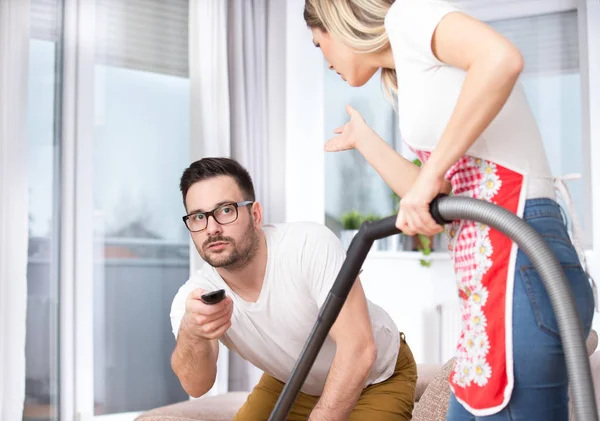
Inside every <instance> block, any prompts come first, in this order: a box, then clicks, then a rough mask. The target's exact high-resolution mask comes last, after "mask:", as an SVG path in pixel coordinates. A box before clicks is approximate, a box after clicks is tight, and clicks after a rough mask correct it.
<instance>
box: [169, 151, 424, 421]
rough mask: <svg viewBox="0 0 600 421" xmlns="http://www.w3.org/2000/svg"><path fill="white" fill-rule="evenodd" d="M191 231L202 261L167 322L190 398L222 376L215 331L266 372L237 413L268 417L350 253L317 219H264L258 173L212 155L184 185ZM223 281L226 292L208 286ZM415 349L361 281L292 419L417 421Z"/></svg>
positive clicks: (240, 419)
mask: <svg viewBox="0 0 600 421" xmlns="http://www.w3.org/2000/svg"><path fill="white" fill-rule="evenodd" d="M180 188H181V192H182V194H183V201H184V205H185V208H186V213H187V215H186V216H185V217H184V221H185V222H186V226H187V227H188V229H189V230H190V232H191V236H192V239H193V241H194V244H195V246H196V249H197V250H198V253H200V256H201V257H202V258H203V259H204V261H205V262H206V264H205V265H204V266H203V268H202V269H201V270H199V271H197V272H196V273H195V274H193V275H192V277H191V278H190V279H189V280H188V281H187V282H186V283H185V284H184V285H183V286H182V287H181V288H180V290H179V292H178V293H177V295H176V296H175V298H174V300H173V305H172V309H171V321H172V325H173V333H174V334H175V336H176V338H177V345H176V347H175V350H174V352H173V356H172V361H171V363H172V367H173V370H174V372H175V373H176V375H177V376H178V378H179V380H180V381H181V384H182V386H183V388H184V389H185V391H186V392H187V393H188V394H190V395H191V396H193V397H199V396H202V395H203V394H205V393H206V392H208V391H209V390H210V389H211V388H212V386H213V384H214V381H215V378H216V370H217V367H216V362H217V355H218V349H219V347H218V341H221V342H222V343H223V344H224V345H225V346H226V347H227V348H228V349H230V350H232V351H234V352H237V353H239V354H240V355H241V356H242V358H244V359H246V360H247V361H249V362H251V363H252V364H254V365H255V366H256V367H258V368H260V369H261V370H263V371H264V374H263V376H262V378H261V380H260V381H259V383H258V384H257V385H256V387H255V388H254V389H253V391H252V392H251V394H250V396H249V398H248V400H247V401H246V403H245V404H244V405H243V406H242V408H241V409H240V410H239V412H238V413H237V415H236V417H235V418H234V420H236V421H256V420H267V419H268V417H269V415H270V413H271V411H272V409H273V408H274V405H275V403H276V401H277V399H278V397H279V394H280V393H281V391H282V389H283V386H284V382H285V381H286V380H287V379H288V378H289V377H290V375H291V372H292V370H293V367H294V364H295V363H296V361H297V359H298V357H299V356H300V353H301V351H302V348H303V346H304V344H305V342H306V339H307V338H308V336H309V333H310V331H311V329H312V327H313V325H314V323H315V321H316V319H317V315H318V312H319V309H320V308H321V306H322V305H323V303H324V301H325V298H326V297H327V294H328V292H329V290H330V289H331V286H332V285H333V282H334V281H335V278H336V276H337V274H338V271H339V269H340V267H341V265H342V263H343V261H344V258H345V252H344V249H343V248H342V246H341V244H340V242H339V241H338V239H337V237H336V236H335V235H334V234H333V233H332V232H331V231H330V230H328V229H327V228H326V227H325V226H322V225H319V224H315V223H286V224H275V225H265V226H262V209H261V205H260V203H259V202H257V201H256V198H255V194H254V187H253V184H252V179H251V177H250V175H249V174H248V172H247V171H246V170H245V169H244V168H243V167H242V166H240V164H238V163H237V162H236V161H234V160H231V159H227V158H205V159H202V160H200V161H196V162H194V163H193V164H192V165H191V166H190V167H189V168H187V169H186V170H185V171H184V173H183V176H182V177H181V183H180ZM219 289H224V290H225V291H226V298H225V299H224V300H223V301H221V302H219V303H218V304H206V303H205V302H204V301H203V300H202V299H201V296H202V295H203V294H205V293H207V292H211V291H216V290H219ZM416 379H417V371H416V364H415V361H414V359H413V356H412V353H411V351H410V349H409V347H408V345H407V344H406V342H405V341H404V335H403V334H400V333H399V332H398V329H397V328H396V326H395V324H394V322H393V321H392V319H391V318H390V317H389V316H388V314H387V313H386V312H385V311H384V310H383V309H381V308H380V307H378V306H376V305H375V304H373V303H371V302H370V301H368V300H367V299H366V297H365V294H364V291H363V288H362V286H361V283H360V279H357V280H356V282H355V285H354V286H353V288H352V290H351V292H350V294H349V296H348V299H347V301H346V303H345V305H344V307H343V308H342V310H341V312H340V314H339V316H338V318H337V320H336V322H335V324H334V325H333V326H332V328H331V331H330V334H329V336H328V338H327V340H326V341H325V343H324V344H323V348H322V349H321V352H320V353H319V355H318V357H317V359H316V361H315V363H314V365H313V367H312V369H311V371H310V373H309V375H308V377H307V379H306V381H305V383H304V385H303V387H302V389H301V393H300V394H299V396H298V398H297V400H296V402H295V404H294V406H293V407H292V410H291V412H290V415H289V418H288V419H289V420H306V419H309V420H311V421H321V420H329V421H331V420H358V419H361V420H370V421H378V420H382V421H387V420H409V419H411V413H412V409H413V402H414V393H415V386H416Z"/></svg>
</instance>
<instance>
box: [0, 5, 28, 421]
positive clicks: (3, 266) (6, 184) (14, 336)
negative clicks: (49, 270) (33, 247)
mask: <svg viewBox="0 0 600 421" xmlns="http://www.w3.org/2000/svg"><path fill="white" fill-rule="evenodd" d="M28 54H29V1H27V0H4V1H2V2H0V338H2V340H1V341H0V419H2V420H20V419H21V418H22V413H23V401H24V398H25V318H26V304H27V247H28V240H27V237H28V235H27V232H28V217H27V215H28V212H27V207H28V184H27V131H26V124H27V96H28V95H27V93H28V91H27V75H28Z"/></svg>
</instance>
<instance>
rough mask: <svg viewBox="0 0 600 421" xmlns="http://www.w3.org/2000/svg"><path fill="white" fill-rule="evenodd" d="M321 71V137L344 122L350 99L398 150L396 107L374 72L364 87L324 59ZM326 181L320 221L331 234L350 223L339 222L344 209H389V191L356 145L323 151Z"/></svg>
mask: <svg viewBox="0 0 600 421" xmlns="http://www.w3.org/2000/svg"><path fill="white" fill-rule="evenodd" d="M324 71H325V95H324V100H325V133H324V139H330V138H331V137H333V136H335V134H334V133H333V130H334V129H335V128H337V127H340V126H342V125H344V124H345V123H346V122H347V121H348V118H349V117H348V114H347V113H346V108H345V107H346V104H350V105H352V106H353V107H354V108H355V109H356V110H357V111H359V112H360V113H361V114H362V116H363V117H364V119H365V121H366V122H367V124H369V126H370V127H372V128H373V130H375V131H376V132H377V133H378V134H379V136H381V138H382V139H383V140H385V141H386V142H388V143H389V144H390V145H392V147H394V148H396V149H397V148H398V139H399V136H398V129H397V127H398V124H397V118H396V112H395V110H394V108H393V106H392V104H391V103H389V102H388V101H387V100H386V99H385V97H384V94H383V87H382V86H381V83H380V75H379V72H378V73H377V74H375V75H374V76H373V77H372V78H371V80H369V82H368V83H367V84H365V85H364V86H362V87H360V88H352V87H350V86H348V84H347V83H346V82H344V81H343V80H342V79H341V78H340V77H339V76H338V75H337V74H336V73H335V72H332V71H330V70H329V69H327V64H325V70H324ZM325 180H326V182H325V223H326V225H327V226H328V227H329V228H330V229H332V230H333V231H334V232H335V233H336V234H339V233H340V232H341V231H342V230H344V229H348V228H349V227H348V226H345V225H344V224H343V220H344V219H345V218H344V217H345V215H346V214H347V213H349V212H352V211H356V212H358V213H360V214H361V215H363V216H368V215H371V214H373V215H375V216H379V217H386V216H389V215H391V214H392V213H394V210H395V202H394V199H393V197H392V190H391V189H390V188H389V187H388V186H387V184H386V183H385V182H384V181H383V179H382V178H381V176H380V175H379V174H378V173H377V172H376V171H375V170H374V169H373V168H372V167H371V166H370V165H369V163H368V162H367V161H366V160H365V159H364V158H363V157H362V155H361V154H360V153H359V152H358V151H356V150H351V151H343V152H335V153H333V152H331V153H326V155H325ZM350 180H351V181H350ZM346 245H347V244H346Z"/></svg>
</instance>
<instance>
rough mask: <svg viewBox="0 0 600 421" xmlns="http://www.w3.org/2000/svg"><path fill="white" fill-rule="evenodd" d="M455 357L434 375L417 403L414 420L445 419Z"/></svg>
mask: <svg viewBox="0 0 600 421" xmlns="http://www.w3.org/2000/svg"><path fill="white" fill-rule="evenodd" d="M454 362H455V358H452V359H451V360H449V361H448V362H446V364H444V365H443V366H442V368H441V369H440V370H439V371H438V372H437V374H436V375H435V376H434V377H433V379H432V380H431V382H430V383H429V386H427V389H425V392H423V395H422V396H421V398H420V399H419V402H418V403H417V404H416V405H415V409H414V411H413V417H412V419H413V421H445V420H446V412H448V403H449V400H450V393H451V390H450V384H449V383H448V377H450V373H451V372H452V370H453V369H454Z"/></svg>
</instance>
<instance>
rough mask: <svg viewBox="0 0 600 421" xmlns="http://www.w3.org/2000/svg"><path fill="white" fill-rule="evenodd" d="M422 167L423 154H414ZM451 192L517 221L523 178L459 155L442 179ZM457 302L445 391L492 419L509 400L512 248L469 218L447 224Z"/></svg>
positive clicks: (504, 238) (511, 379)
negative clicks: (455, 338)
mask: <svg viewBox="0 0 600 421" xmlns="http://www.w3.org/2000/svg"><path fill="white" fill-rule="evenodd" d="M415 153H416V154H417V156H418V157H419V159H421V161H422V162H426V161H427V159H428V158H429V155H430V153H429V152H424V151H415ZM446 178H447V179H448V180H450V182H451V184H452V194H453V195H455V196H468V197H474V198H477V199H481V200H485V201H488V202H491V203H494V204H496V205H499V206H502V207H504V208H506V209H508V210H510V211H511V212H513V213H515V214H516V215H518V216H519V217H522V216H523V207H524V204H525V198H526V186H527V183H526V176H524V175H523V174H520V173H517V172H515V171H512V170H509V169H508V168H505V167H502V166H500V165H498V164H495V163H493V162H490V161H486V160H483V159H479V158H473V157H470V156H465V157H463V158H461V159H460V160H459V161H458V162H457V163H456V164H455V165H454V166H453V167H452V168H451V169H450V170H449V171H448V173H447V174H446ZM447 231H448V234H449V237H450V242H449V246H448V248H449V250H450V251H451V252H452V254H453V256H454V259H453V260H454V270H455V274H456V283H457V287H458V292H459V296H460V298H461V316H462V332H461V334H460V339H459V342H458V345H457V354H456V364H455V366H454V371H453V372H452V373H451V375H450V378H449V380H450V386H451V388H452V391H453V392H454V394H455V395H456V398H457V400H458V401H459V402H460V403H461V404H462V405H463V406H464V407H465V408H466V409H467V410H468V411H469V412H471V413H472V414H473V415H475V416H485V415H492V414H495V413H497V412H499V411H500V410H502V409H503V408H504V407H505V406H506V404H508V402H509V401H510V397H511V393H512V390H513V385H514V377H513V353H512V297H513V282H514V268H515V259H516V253H517V245H516V244H513V242H512V240H510V239H509V238H508V237H507V236H506V235H504V234H502V233H500V232H499V231H497V230H495V229H491V228H490V227H489V226H486V225H483V224H481V223H478V222H472V221H454V222H453V223H452V224H449V225H448V226H447Z"/></svg>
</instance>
